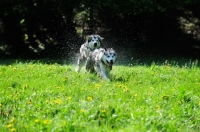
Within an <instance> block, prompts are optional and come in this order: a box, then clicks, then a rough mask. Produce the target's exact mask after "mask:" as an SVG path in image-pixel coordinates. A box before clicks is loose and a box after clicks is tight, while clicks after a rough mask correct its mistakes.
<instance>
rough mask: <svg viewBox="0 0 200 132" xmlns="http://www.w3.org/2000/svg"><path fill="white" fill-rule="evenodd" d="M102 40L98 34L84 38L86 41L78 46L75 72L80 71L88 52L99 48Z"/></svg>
mask: <svg viewBox="0 0 200 132" xmlns="http://www.w3.org/2000/svg"><path fill="white" fill-rule="evenodd" d="M102 40H103V38H102V37H100V36H99V35H90V36H88V37H87V38H86V42H85V43H84V44H82V45H81V47H80V54H79V56H78V62H77V65H78V68H77V70H76V71H77V72H80V70H81V68H82V66H83V65H84V63H85V61H86V59H87V58H88V56H89V53H90V52H91V51H93V50H95V49H98V48H100V46H101V42H102Z"/></svg>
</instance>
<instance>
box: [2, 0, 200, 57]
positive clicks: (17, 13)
mask: <svg viewBox="0 0 200 132" xmlns="http://www.w3.org/2000/svg"><path fill="white" fill-rule="evenodd" d="M198 4H199V1H198V0H140V1H138V0H100V1H99V0H28V1H27V0H0V47H1V48H0V54H2V55H5V54H8V55H14V56H15V55H19V54H28V53H33V54H41V53H44V54H48V52H50V51H51V53H52V52H55V53H58V52H60V51H61V50H63V52H65V53H68V52H69V50H71V49H70V47H73V46H72V45H76V44H79V43H80V42H79V40H80V41H82V40H81V39H80V38H78V36H77V31H76V30H75V26H76V25H75V24H76V23H75V22H74V21H75V20H74V16H76V15H77V14H78V13H80V12H83V11H85V12H86V13H85V16H86V17H84V19H82V18H81V20H82V21H85V22H82V23H87V26H88V28H89V32H86V33H85V35H87V34H90V33H95V27H99V25H100V27H101V26H102V24H103V25H104V26H105V27H104V28H107V29H113V31H114V32H116V31H117V32H118V33H119V34H123V33H124V31H125V30H126V33H125V35H129V34H133V35H134V34H135V35H134V37H137V35H136V34H137V33H136V32H134V31H137V32H138V31H139V30H140V32H145V31H142V29H141V28H140V27H141V25H142V24H143V25H144V27H145V24H146V23H144V21H145V20H146V21H149V20H150V19H153V20H152V21H150V23H151V22H161V21H162V20H160V21H157V20H156V19H157V18H158V17H160V18H161V19H163V18H165V17H164V16H166V15H168V14H169V13H171V14H173V13H174V11H176V9H181V8H184V7H189V6H194V5H195V6H198ZM141 16H143V19H141ZM155 16H156V17H155ZM168 17H169V15H168ZM169 18H170V17H169ZM138 22H139V23H140V25H138V24H137V23H138ZM97 23H98V25H96V24H97ZM82 25H83V27H82V28H83V29H84V28H85V25H84V24H82ZM172 27H173V26H172ZM101 28H102V27H101ZM173 28H174V27H173ZM147 32H148V31H147ZM139 39H140V38H139ZM74 47H75V46H74ZM56 49H57V50H56ZM47 51H48V52H47Z"/></svg>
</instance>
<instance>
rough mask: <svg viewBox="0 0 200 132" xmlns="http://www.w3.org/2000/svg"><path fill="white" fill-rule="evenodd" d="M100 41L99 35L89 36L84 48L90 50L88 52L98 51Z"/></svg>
mask: <svg viewBox="0 0 200 132" xmlns="http://www.w3.org/2000/svg"><path fill="white" fill-rule="evenodd" d="M102 40H103V38H102V37H100V36H99V35H90V36H88V37H87V41H86V44H87V45H86V46H87V47H88V48H90V50H94V49H98V48H100V45H101V41H102Z"/></svg>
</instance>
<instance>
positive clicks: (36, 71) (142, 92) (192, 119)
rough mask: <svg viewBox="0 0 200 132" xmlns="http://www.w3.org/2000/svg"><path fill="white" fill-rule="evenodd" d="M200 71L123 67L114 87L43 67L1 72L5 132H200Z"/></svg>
mask: <svg viewBox="0 0 200 132" xmlns="http://www.w3.org/2000/svg"><path fill="white" fill-rule="evenodd" d="M199 74H200V68H199V67H198V66H197V63H196V62H195V63H193V62H188V64H185V65H182V66H179V65H176V63H174V64H170V62H168V61H167V62H165V63H163V64H159V65H158V64H156V63H152V64H151V65H150V66H147V65H135V66H126V65H121V66H120V65H118V66H115V67H113V70H112V71H111V81H110V82H109V81H105V80H103V79H101V78H100V77H98V76H96V75H93V74H89V73H87V74H85V73H79V74H78V73H76V72H75V70H74V66H73V65H60V64H58V63H52V64H43V63H41V62H36V63H34V62H27V63H20V62H17V63H13V64H11V65H1V66H0V82H1V83H0V97H1V99H0V124H1V125H0V129H1V130H3V131H94V130H97V131H101V130H106V131H120V130H126V131H133V130H135V131H183V130H186V131H199V122H200V116H199V115H200V112H199V111H200V110H199V108H200V92H199V86H200V78H199Z"/></svg>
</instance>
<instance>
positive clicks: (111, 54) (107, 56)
mask: <svg viewBox="0 0 200 132" xmlns="http://www.w3.org/2000/svg"><path fill="white" fill-rule="evenodd" d="M116 58H117V54H116V53H115V51H114V50H113V49H112V48H108V49H105V50H104V53H103V56H102V61H103V62H104V63H105V64H106V65H107V66H109V67H110V68H112V65H113V64H114V63H115V61H116Z"/></svg>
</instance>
